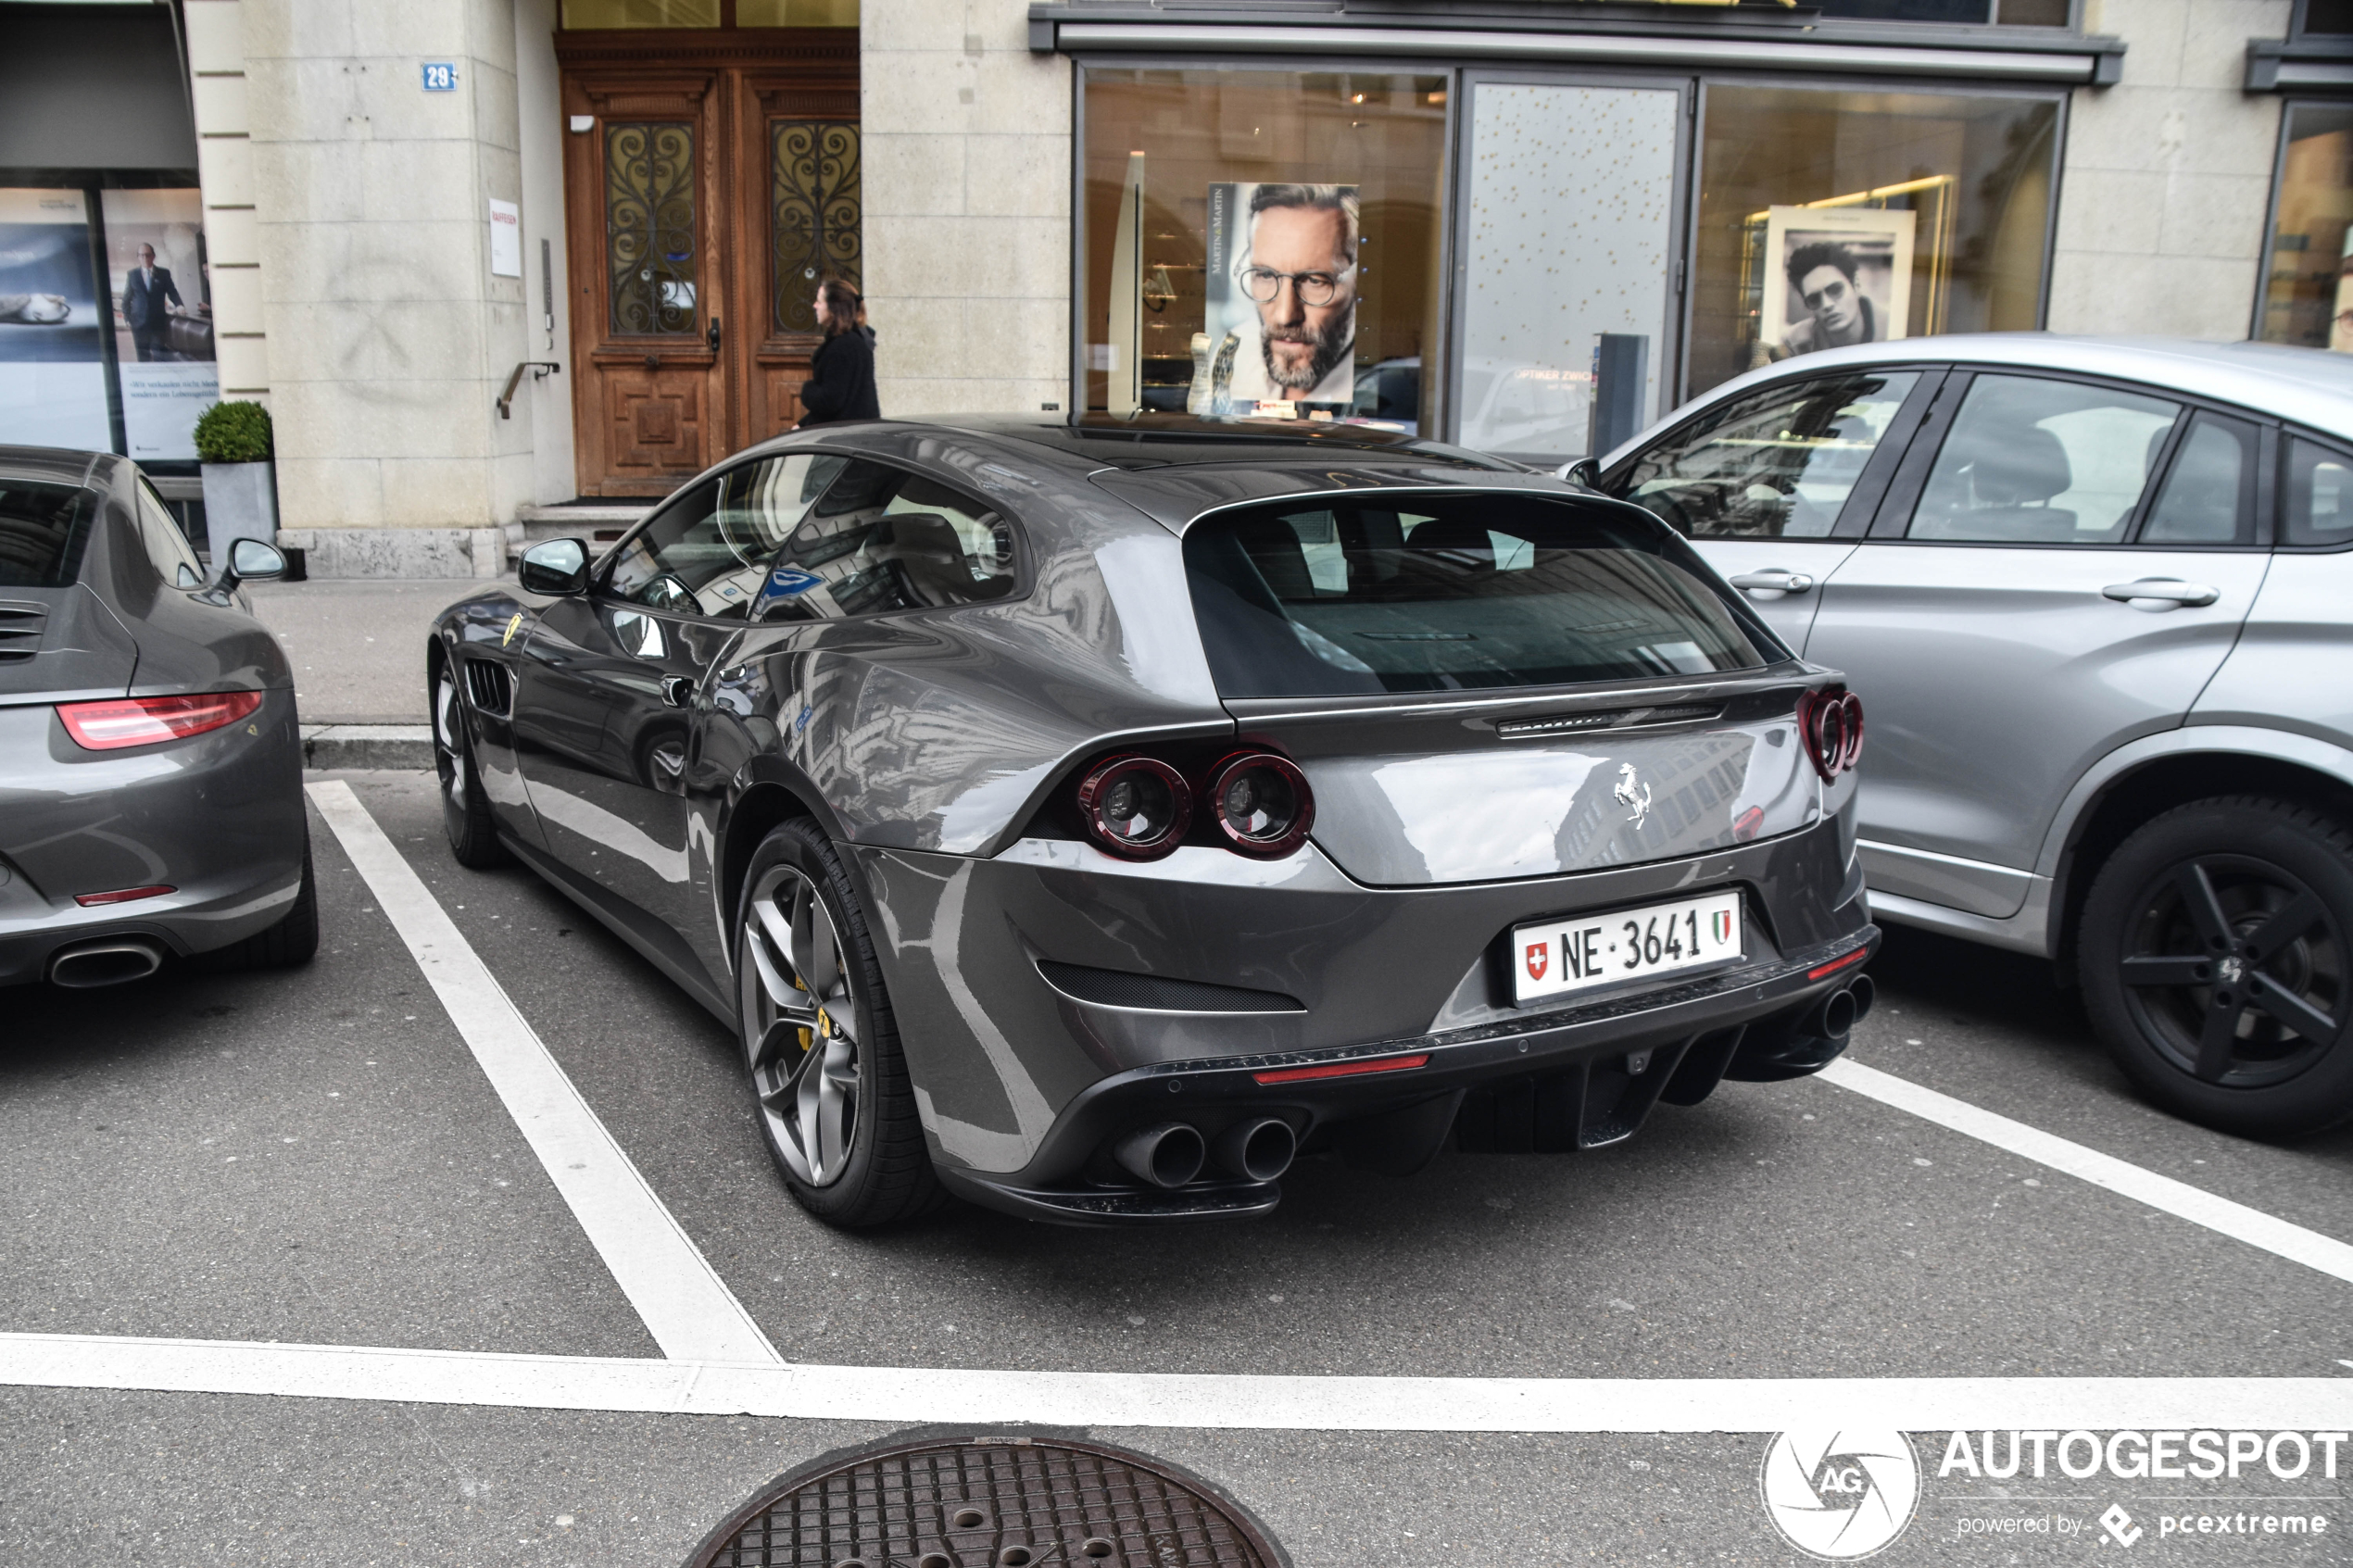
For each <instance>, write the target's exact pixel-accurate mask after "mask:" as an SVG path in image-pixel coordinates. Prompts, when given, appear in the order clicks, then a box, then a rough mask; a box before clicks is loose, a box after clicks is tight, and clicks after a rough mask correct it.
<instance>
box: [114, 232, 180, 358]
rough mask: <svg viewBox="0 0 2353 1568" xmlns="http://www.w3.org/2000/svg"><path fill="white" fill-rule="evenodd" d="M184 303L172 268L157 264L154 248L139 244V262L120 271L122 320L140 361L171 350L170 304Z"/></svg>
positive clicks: (159, 355)
mask: <svg viewBox="0 0 2353 1568" xmlns="http://www.w3.org/2000/svg"><path fill="white" fill-rule="evenodd" d="M186 303H187V302H186V301H185V300H183V299H182V298H181V297H180V285H179V284H177V283H175V282H172V281H171V269H170V268H169V267H158V266H157V265H156V247H155V246H153V245H140V247H139V265H137V266H136V267H133V268H132V269H131V270H130V271H128V272H126V273H125V274H123V279H122V320H123V322H124V324H125V325H127V326H129V327H130V329H131V343H132V348H133V349H134V350H135V351H136V352H137V354H138V356H139V360H140V362H141V363H142V364H145V362H146V361H148V360H150V359H156V358H161V357H162V356H163V355H166V354H169V353H170V352H171V349H170V342H171V320H170V307H172V306H174V305H185V304H186Z"/></svg>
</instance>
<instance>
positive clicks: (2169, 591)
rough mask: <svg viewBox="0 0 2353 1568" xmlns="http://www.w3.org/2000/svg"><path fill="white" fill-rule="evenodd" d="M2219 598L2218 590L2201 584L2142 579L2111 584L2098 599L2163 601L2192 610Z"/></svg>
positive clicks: (2101, 592) (2123, 601)
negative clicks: (2135, 581)
mask: <svg viewBox="0 0 2353 1568" xmlns="http://www.w3.org/2000/svg"><path fill="white" fill-rule="evenodd" d="M2221 596H2222V590H2221V589H2220V588H2209V587H2208V586H2207V585H2206V584H2205V583H2184V582H2183V581H2182V580H2181V579H2180V578H2178V577H2144V578H2142V579H2141V580H2140V581H2138V582H2137V583H2109V584H2108V586H2107V587H2105V588H2102V589H2101V590H2100V597H2102V598H2104V599H2114V600H2115V601H2116V602H2117V603H2119V604H2131V603H2132V602H2133V600H2134V599H2163V600H2165V601H2166V602H2167V603H2169V604H2177V605H2188V606H2189V607H2190V608H2193V609H2195V608H2200V607H2202V606H2206V605H2210V604H2212V603H2213V602H2214V601H2215V600H2216V599H2219V598H2221Z"/></svg>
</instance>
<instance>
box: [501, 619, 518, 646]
mask: <svg viewBox="0 0 2353 1568" xmlns="http://www.w3.org/2000/svg"><path fill="white" fill-rule="evenodd" d="M521 629H522V611H521V610H517V611H515V614H514V619H513V620H511V621H508V622H507V634H506V635H505V636H503V637H501V638H499V639H498V646H500V647H502V648H503V647H505V646H507V645H508V644H509V643H511V642H513V641H514V640H515V633H516V632H518V631H519V630H521Z"/></svg>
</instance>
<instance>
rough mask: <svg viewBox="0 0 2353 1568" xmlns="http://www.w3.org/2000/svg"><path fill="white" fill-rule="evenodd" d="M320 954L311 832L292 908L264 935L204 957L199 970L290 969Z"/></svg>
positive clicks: (305, 831)
mask: <svg viewBox="0 0 2353 1568" xmlns="http://www.w3.org/2000/svg"><path fill="white" fill-rule="evenodd" d="M318 951H319V883H318V879H317V878H316V877H315V876H313V875H312V873H311V870H310V829H309V827H308V824H306V825H305V826H304V828H303V833H302V884H301V886H300V887H299V888H297V889H296V893H295V901H294V907H293V908H291V909H288V910H287V911H286V913H285V916H284V918H283V919H282V920H280V921H279V922H278V923H277V924H275V925H273V926H271V928H270V929H269V930H267V931H258V932H255V933H254V934H253V935H251V936H248V937H246V938H245V940H244V941H242V942H233V943H231V944H230V945H229V946H228V947H220V948H216V949H215V950H213V951H212V952H209V953H207V954H206V955H205V956H204V959H203V964H202V967H204V968H206V969H213V970H239V969H292V968H293V967H295V966H296V965H297V964H307V963H308V962H309V961H310V960H311V959H312V958H313V957H314V956H316V955H317V953H318Z"/></svg>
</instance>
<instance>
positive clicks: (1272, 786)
mask: <svg viewBox="0 0 2353 1568" xmlns="http://www.w3.org/2000/svg"><path fill="white" fill-rule="evenodd" d="M1187 768H1188V769H1190V770H1191V771H1192V776H1191V777H1188V776H1187V773H1186V771H1183V770H1180V769H1179V768H1177V767H1176V765H1175V764H1173V763H1170V762H1167V761H1164V760H1163V759H1160V758H1158V757H1151V756H1147V755H1145V754H1143V753H1140V752H1132V751H1131V752H1121V753H1118V754H1117V755H1115V756H1111V757H1106V758H1104V759H1101V760H1100V761H1097V762H1094V763H1090V764H1089V765H1088V768H1087V770H1086V771H1084V772H1083V773H1081V774H1080V775H1079V779H1078V787H1077V789H1076V792H1075V799H1074V804H1076V807H1077V808H1078V820H1079V825H1080V826H1081V827H1082V828H1083V829H1084V830H1085V832H1086V834H1087V837H1088V839H1089V840H1090V841H1092V842H1093V843H1094V844H1095V845H1097V846H1098V847H1101V848H1102V849H1104V850H1107V851H1109V852H1110V853H1112V854H1114V855H1117V856H1120V857H1121V858H1123V859H1130V860H1157V859H1160V858H1161V857H1162V856H1164V855H1166V854H1169V853H1171V852H1172V851H1174V850H1175V849H1176V847H1177V846H1178V845H1179V844H1182V843H1184V842H1185V839H1186V834H1187V832H1188V830H1189V829H1190V828H1191V827H1192V823H1193V816H1194V809H1195V806H1196V804H1197V803H1198V804H1199V805H1200V806H1202V807H1203V808H1205V809H1207V812H1208V815H1209V823H1210V825H1208V826H1205V827H1203V828H1202V830H1201V831H1199V832H1197V833H1195V834H1193V837H1194V840H1195V841H1196V842H1199V843H1204V844H1217V845H1222V846H1224V847H1226V848H1227V849H1230V850H1232V851H1233V852H1234V853H1236V854H1237V855H1250V856H1253V857H1258V858H1262V859H1279V858H1280V857H1282V856H1285V855H1288V854H1290V852H1291V851H1292V850H1294V849H1297V848H1298V847H1300V846H1301V845H1302V844H1304V843H1306V842H1307V832H1308V829H1309V828H1311V827H1312V826H1314V825H1315V794H1314V792H1313V791H1311V790H1310V789H1309V788H1308V786H1307V776H1306V775H1305V774H1304V773H1302V772H1301V771H1299V767H1298V765H1297V764H1296V763H1294V762H1293V761H1291V759H1290V758H1288V757H1285V756H1283V755H1282V754H1281V753H1279V752H1276V751H1269V750H1267V749H1265V748H1264V747H1258V746H1252V747H1249V748H1246V749H1243V750H1239V751H1230V752H1227V754H1226V755H1225V756H1224V757H1222V758H1219V759H1217V760H1216V761H1215V762H1214V763H1213V764H1211V765H1210V766H1208V767H1206V768H1203V767H1201V766H1200V759H1199V758H1198V757H1195V758H1192V759H1187Z"/></svg>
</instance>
